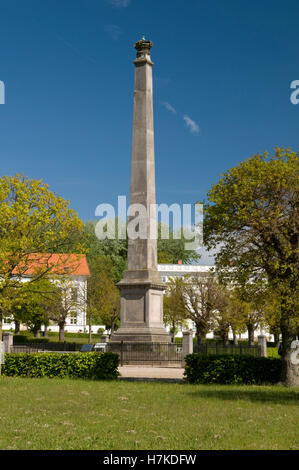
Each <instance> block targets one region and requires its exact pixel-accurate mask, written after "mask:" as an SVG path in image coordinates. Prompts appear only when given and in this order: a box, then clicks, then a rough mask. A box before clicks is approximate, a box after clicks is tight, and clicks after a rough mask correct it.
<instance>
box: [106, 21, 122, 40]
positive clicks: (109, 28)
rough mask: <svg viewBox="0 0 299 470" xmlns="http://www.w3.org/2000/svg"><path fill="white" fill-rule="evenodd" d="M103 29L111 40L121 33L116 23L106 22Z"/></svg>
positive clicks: (116, 38)
mask: <svg viewBox="0 0 299 470" xmlns="http://www.w3.org/2000/svg"><path fill="white" fill-rule="evenodd" d="M104 30H105V31H106V33H107V34H108V35H109V36H110V38H111V39H112V40H113V41H117V40H118V38H119V36H120V35H121V34H122V31H121V29H120V27H119V26H117V25H116V24H106V25H105V26H104Z"/></svg>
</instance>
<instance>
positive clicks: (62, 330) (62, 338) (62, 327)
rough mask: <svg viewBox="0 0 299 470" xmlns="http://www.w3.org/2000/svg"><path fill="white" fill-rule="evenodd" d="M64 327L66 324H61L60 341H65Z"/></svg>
mask: <svg viewBox="0 0 299 470" xmlns="http://www.w3.org/2000/svg"><path fill="white" fill-rule="evenodd" d="M64 326H65V323H60V324H59V341H64Z"/></svg>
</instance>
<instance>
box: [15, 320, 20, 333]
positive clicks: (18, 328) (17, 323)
mask: <svg viewBox="0 0 299 470" xmlns="http://www.w3.org/2000/svg"><path fill="white" fill-rule="evenodd" d="M19 334H20V322H19V321H18V320H15V335H19Z"/></svg>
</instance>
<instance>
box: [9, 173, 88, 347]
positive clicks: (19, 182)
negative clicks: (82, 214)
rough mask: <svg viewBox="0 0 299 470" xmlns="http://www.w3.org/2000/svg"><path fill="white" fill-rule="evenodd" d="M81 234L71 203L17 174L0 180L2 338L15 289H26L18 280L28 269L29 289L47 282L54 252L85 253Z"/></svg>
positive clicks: (47, 188) (79, 224) (38, 182)
mask: <svg viewBox="0 0 299 470" xmlns="http://www.w3.org/2000/svg"><path fill="white" fill-rule="evenodd" d="M81 230H82V223H81V221H80V219H79V218H78V216H77V214H76V213H75V212H74V211H73V210H72V209H70V207H69V202H68V201H65V200H64V199H63V198H61V197H59V196H57V195H56V194H55V193H53V192H51V191H50V190H49V187H48V185H46V184H44V183H42V181H37V180H33V179H29V178H27V177H24V176H22V175H18V174H17V175H15V176H12V177H10V176H3V177H2V178H0V338H1V337H2V318H3V315H5V314H6V313H7V312H9V311H10V308H11V303H12V301H13V300H14V298H15V290H14V289H23V288H24V286H25V283H21V282H20V279H21V278H22V277H23V276H24V275H26V274H27V273H28V270H29V269H30V268H31V272H30V279H29V283H30V284H32V283H35V282H37V281H39V280H41V279H43V278H45V277H46V276H47V275H48V273H49V272H50V271H51V270H53V265H52V264H51V265H50V264H49V262H48V261H49V260H50V258H51V254H52V253H62V252H66V253H67V252H70V251H75V252H78V251H82V245H81V244H80V241H79V238H80V232H81ZM32 254H34V269H32V260H33V255H32ZM41 259H42V261H41Z"/></svg>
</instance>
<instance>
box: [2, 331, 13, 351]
mask: <svg viewBox="0 0 299 470" xmlns="http://www.w3.org/2000/svg"><path fill="white" fill-rule="evenodd" d="M3 343H4V352H6V353H10V352H11V350H12V347H13V333H11V332H10V331H8V332H5V333H3Z"/></svg>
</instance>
